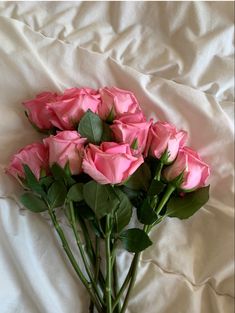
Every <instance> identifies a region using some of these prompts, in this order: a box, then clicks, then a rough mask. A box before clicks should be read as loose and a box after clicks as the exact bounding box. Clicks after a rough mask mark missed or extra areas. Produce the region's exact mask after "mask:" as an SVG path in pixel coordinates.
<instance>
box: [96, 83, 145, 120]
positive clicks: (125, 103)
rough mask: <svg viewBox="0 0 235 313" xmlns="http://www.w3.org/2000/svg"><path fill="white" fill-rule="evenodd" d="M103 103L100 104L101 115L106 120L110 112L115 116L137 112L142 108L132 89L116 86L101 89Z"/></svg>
mask: <svg viewBox="0 0 235 313" xmlns="http://www.w3.org/2000/svg"><path fill="white" fill-rule="evenodd" d="M99 92H100V95H101V104H100V105H99V108H98V112H99V116H100V117H101V118H102V119H103V120H106V119H107V118H108V117H109V115H110V113H111V112H112V114H111V115H113V118H116V117H119V116H121V115H122V114H123V113H135V112H136V111H138V110H140V106H139V103H138V101H137V100H136V98H135V96H134V94H133V93H132V92H131V91H127V90H122V89H119V88H116V87H110V88H108V87H105V88H101V89H100V90H99Z"/></svg>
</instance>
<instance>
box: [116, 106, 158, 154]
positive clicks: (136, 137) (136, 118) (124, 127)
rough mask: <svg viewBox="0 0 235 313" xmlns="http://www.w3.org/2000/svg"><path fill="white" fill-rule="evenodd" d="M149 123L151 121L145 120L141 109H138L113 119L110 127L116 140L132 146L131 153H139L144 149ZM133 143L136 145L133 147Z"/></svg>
mask: <svg viewBox="0 0 235 313" xmlns="http://www.w3.org/2000/svg"><path fill="white" fill-rule="evenodd" d="M151 124H152V121H149V122H147V121H146V117H145V116H144V114H143V113H142V111H139V112H136V113H126V114H123V115H122V116H121V117H120V118H118V119H116V120H114V121H113V125H112V126H110V128H111V129H112V132H113V134H114V137H115V139H116V140H117V141H118V142H123V143H128V144H129V145H130V146H131V147H132V148H133V149H132V152H133V154H140V153H143V151H144V149H145V146H146V142H147V137H148V132H149V127H150V125H151ZM134 144H136V147H133V145H134Z"/></svg>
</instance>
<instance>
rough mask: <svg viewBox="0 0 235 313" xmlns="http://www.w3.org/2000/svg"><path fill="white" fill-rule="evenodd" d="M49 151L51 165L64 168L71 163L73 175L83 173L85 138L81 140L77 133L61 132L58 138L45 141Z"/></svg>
mask: <svg viewBox="0 0 235 313" xmlns="http://www.w3.org/2000/svg"><path fill="white" fill-rule="evenodd" d="M43 142H44V144H45V146H46V147H48V150H49V164H50V166H52V165H53V164H54V163H57V164H59V165H60V166H61V167H62V168H64V167H65V165H66V164H67V163H68V162H69V168H70V172H71V174H72V175H76V174H79V173H80V172H81V163H82V157H83V152H84V144H85V142H86V139H85V138H81V136H80V135H79V133H78V132H76V131H69V130H67V131H66V130H65V131H61V132H59V133H58V134H57V135H56V136H50V137H47V138H45V139H44V140H43Z"/></svg>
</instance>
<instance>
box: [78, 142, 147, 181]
mask: <svg viewBox="0 0 235 313" xmlns="http://www.w3.org/2000/svg"><path fill="white" fill-rule="evenodd" d="M143 162H144V160H143V157H142V156H140V157H134V156H133V155H132V154H131V149H130V146H129V145H128V144H118V143H115V142H103V143H102V144H101V145H100V146H99V147H98V146H95V145H93V144H89V145H88V147H87V148H86V149H85V154H84V159H83V163H82V168H83V171H84V172H85V173H87V174H88V175H89V176H90V177H92V178H93V179H94V180H96V181H97V182H98V183H100V184H120V183H122V182H124V181H125V180H126V179H127V178H128V177H129V176H130V175H132V174H133V173H134V172H135V171H136V170H137V168H138V167H139V166H140V165H141V164H142V163H143Z"/></svg>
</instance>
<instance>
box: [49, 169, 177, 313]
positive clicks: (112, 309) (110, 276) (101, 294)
mask: <svg viewBox="0 0 235 313" xmlns="http://www.w3.org/2000/svg"><path fill="white" fill-rule="evenodd" d="M161 168H162V167H161ZM161 168H159V169H158V172H157V173H156V175H155V178H154V179H157V180H160V174H161V173H160V171H161ZM173 191H174V187H173V186H172V185H170V184H169V185H168V187H167V189H166V191H165V194H164V195H163V197H162V199H161V200H160V202H159V203H158V204H157V206H156V208H155V212H156V213H157V214H159V213H160V212H161V210H162V208H163V207H164V205H165V204H166V202H167V201H168V199H169V197H170V195H171V193H172V192H173ZM48 212H49V215H50V217H51V220H52V223H53V225H54V227H55V230H56V232H57V234H58V236H59V238H60V240H61V243H62V246H63V248H64V251H65V253H66V255H67V257H68V259H69V261H70V263H71V265H72V267H73V268H74V270H75V272H76V274H77V276H78V277H79V279H80V281H81V282H82V283H83V285H84V287H85V288H86V289H87V292H88V293H89V296H90V299H91V303H90V307H89V312H90V313H95V310H97V312H98V313H125V312H126V309H127V305H128V302H129V300H130V296H131V293H132V290H133V287H134V284H135V281H136V276H137V270H138V265H139V261H140V256H141V253H135V254H134V255H133V258H132V262H131V264H130V267H129V271H128V273H127V275H126V278H125V280H124V281H123V282H122V284H121V285H120V286H119V282H118V275H117V260H116V251H117V241H116V240H115V239H113V238H112V236H111V234H112V227H113V216H112V214H108V215H107V216H106V225H105V231H102V229H101V231H102V232H103V234H102V235H103V238H104V242H105V258H104V264H105V266H104V268H105V273H103V272H102V269H101V256H100V240H101V239H100V237H98V236H95V240H93V238H92V236H91V232H90V230H89V225H87V223H86V222H85V221H84V220H82V219H80V218H79V217H78V216H76V215H75V209H74V206H73V202H70V203H69V214H68V220H69V223H70V225H71V228H72V231H73V234H74V237H75V241H76V243H77V247H78V251H79V255H80V258H81V260H82V263H83V265H84V268H85V274H84V273H83V272H82V270H81V267H80V266H79V263H78V261H77V260H76V257H75V255H74V253H73V252H72V249H71V247H70V244H69V242H68V239H67V238H66V236H65V234H64V231H63V229H62V227H61V225H60V223H59V221H58V219H57V216H56V213H55V210H54V209H51V208H50V206H49V205H48ZM164 217H165V216H159V215H158V219H157V221H156V222H155V223H154V224H152V225H144V226H143V230H144V231H145V232H146V233H147V234H148V233H149V232H150V230H151V229H152V228H153V227H154V226H155V225H156V224H158V223H159V222H160V221H162V220H163V219H164ZM81 231H82V233H83V238H84V240H85V245H84V244H83V241H82V238H81V235H80V232H81ZM94 241H95V243H93V242H94Z"/></svg>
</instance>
